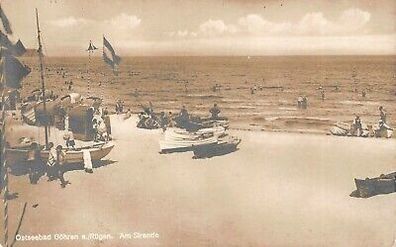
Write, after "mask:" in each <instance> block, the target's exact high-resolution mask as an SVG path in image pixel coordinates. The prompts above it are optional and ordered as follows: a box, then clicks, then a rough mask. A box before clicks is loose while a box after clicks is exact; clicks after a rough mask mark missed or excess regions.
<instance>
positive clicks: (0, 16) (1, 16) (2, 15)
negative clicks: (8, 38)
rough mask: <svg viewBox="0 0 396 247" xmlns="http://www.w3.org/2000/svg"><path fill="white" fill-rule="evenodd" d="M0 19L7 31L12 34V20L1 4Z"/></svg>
mask: <svg viewBox="0 0 396 247" xmlns="http://www.w3.org/2000/svg"><path fill="white" fill-rule="evenodd" d="M0 19H1V22H2V23H3V28H4V31H6V33H7V34H12V29H11V24H10V21H9V20H8V18H7V16H6V15H5V13H4V11H3V8H2V7H1V6H0Z"/></svg>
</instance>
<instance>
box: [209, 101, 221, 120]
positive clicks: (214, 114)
mask: <svg viewBox="0 0 396 247" xmlns="http://www.w3.org/2000/svg"><path fill="white" fill-rule="evenodd" d="M209 112H210V114H212V116H211V118H212V119H218V118H219V114H220V108H219V107H218V106H217V104H216V103H215V104H214V105H213V107H212V108H210V110H209Z"/></svg>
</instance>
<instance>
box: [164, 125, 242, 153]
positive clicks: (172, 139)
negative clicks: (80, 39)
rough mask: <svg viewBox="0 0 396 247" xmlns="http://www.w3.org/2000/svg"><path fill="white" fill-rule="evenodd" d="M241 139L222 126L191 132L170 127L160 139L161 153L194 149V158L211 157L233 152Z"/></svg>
mask: <svg viewBox="0 0 396 247" xmlns="http://www.w3.org/2000/svg"><path fill="white" fill-rule="evenodd" d="M240 142H241V139H239V138H237V137H234V136H230V135H228V133H226V129H225V128H224V127H222V126H216V127H212V128H202V129H199V130H197V131H194V132H191V131H187V130H185V129H179V128H168V129H167V130H166V131H165V132H164V135H163V138H162V139H161V140H160V148H161V153H172V152H186V151H193V152H194V157H193V158H210V157H213V156H218V155H223V154H227V153H230V152H233V151H235V150H236V149H237V146H238V145H239V143H240Z"/></svg>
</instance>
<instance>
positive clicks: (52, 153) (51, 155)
mask: <svg viewBox="0 0 396 247" xmlns="http://www.w3.org/2000/svg"><path fill="white" fill-rule="evenodd" d="M47 150H48V160H47V176H48V181H52V180H55V179H56V178H55V176H54V169H53V167H54V165H55V162H56V149H55V148H54V143H53V142H50V143H48V147H47Z"/></svg>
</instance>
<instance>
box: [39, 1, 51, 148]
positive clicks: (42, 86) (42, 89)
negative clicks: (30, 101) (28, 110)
mask: <svg viewBox="0 0 396 247" xmlns="http://www.w3.org/2000/svg"><path fill="white" fill-rule="evenodd" d="M36 24H37V40H38V45H39V48H38V50H37V52H38V55H39V61H40V79H41V91H42V93H43V108H44V116H45V122H44V131H45V147H46V148H48V123H47V121H48V116H47V106H46V100H47V99H46V97H45V83H44V66H43V46H42V44H41V35H40V23H39V15H38V10H37V8H36Z"/></svg>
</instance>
